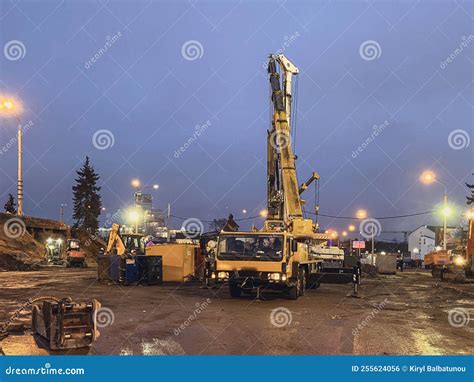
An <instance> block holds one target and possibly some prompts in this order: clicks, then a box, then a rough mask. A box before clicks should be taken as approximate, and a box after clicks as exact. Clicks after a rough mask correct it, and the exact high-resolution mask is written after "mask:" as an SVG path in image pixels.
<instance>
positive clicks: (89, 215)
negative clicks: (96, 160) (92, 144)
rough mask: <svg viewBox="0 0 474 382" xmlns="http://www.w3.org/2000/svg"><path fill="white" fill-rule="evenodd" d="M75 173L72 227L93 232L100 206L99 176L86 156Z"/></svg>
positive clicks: (96, 224)
mask: <svg viewBox="0 0 474 382" xmlns="http://www.w3.org/2000/svg"><path fill="white" fill-rule="evenodd" d="M76 173H77V175H78V177H77V178H76V179H75V181H76V184H75V185H74V186H73V187H72V191H73V201H74V214H73V218H74V220H75V223H74V227H76V228H83V229H86V230H87V231H89V232H91V233H95V232H96V231H97V229H98V228H99V219H98V217H99V215H100V210H101V208H102V200H101V197H100V194H99V191H100V187H99V186H97V181H98V180H99V179H100V176H99V175H98V174H97V173H96V172H95V170H94V168H93V167H92V165H91V164H90V161H89V157H87V156H86V160H85V162H84V164H83V165H82V167H81V169H80V170H79V171H76Z"/></svg>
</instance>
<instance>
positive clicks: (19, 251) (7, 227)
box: [0, 214, 44, 271]
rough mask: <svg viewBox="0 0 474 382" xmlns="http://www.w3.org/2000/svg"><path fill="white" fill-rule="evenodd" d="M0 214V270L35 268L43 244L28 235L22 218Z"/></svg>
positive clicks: (42, 250)
mask: <svg viewBox="0 0 474 382" xmlns="http://www.w3.org/2000/svg"><path fill="white" fill-rule="evenodd" d="M1 215H2V216H0V271H16V270H31V269H35V268H36V265H37V263H38V262H39V261H40V259H41V258H42V256H43V254H44V245H43V244H41V243H40V242H39V241H36V240H35V239H34V238H33V237H32V236H31V235H30V233H29V232H28V231H27V230H26V226H25V224H24V221H23V220H21V219H19V218H17V217H15V216H13V215H7V214H1ZM5 215H6V216H5Z"/></svg>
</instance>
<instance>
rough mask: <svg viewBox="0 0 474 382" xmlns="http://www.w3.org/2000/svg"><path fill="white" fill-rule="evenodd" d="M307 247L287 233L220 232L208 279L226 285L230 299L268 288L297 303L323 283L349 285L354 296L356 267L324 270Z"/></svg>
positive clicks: (357, 282)
mask: <svg viewBox="0 0 474 382" xmlns="http://www.w3.org/2000/svg"><path fill="white" fill-rule="evenodd" d="M309 248H310V247H309V244H308V242H307V241H297V239H296V238H295V237H294V236H293V235H292V234H290V233H287V232H281V233H275V232H264V231H260V232H258V233H255V232H252V233H249V232H222V233H221V234H220V235H219V241H218V249H217V259H216V263H215V268H216V270H215V271H214V272H213V273H212V274H211V278H212V279H213V280H214V281H217V282H228V283H229V291H230V295H231V296H232V297H240V296H241V295H242V293H243V292H253V291H255V290H256V291H257V297H259V296H260V292H261V291H263V290H269V289H270V290H279V291H282V292H285V293H287V294H288V297H289V298H290V299H292V300H296V299H297V298H298V297H300V296H303V295H304V294H305V291H306V289H309V288H317V287H319V285H320V283H322V282H338V283H350V282H352V283H353V287H354V294H356V293H357V287H358V285H359V283H360V268H359V267H350V268H344V267H339V268H325V267H323V260H320V259H315V258H313V254H311V253H310V249H309Z"/></svg>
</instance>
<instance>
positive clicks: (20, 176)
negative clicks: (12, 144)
mask: <svg viewBox="0 0 474 382" xmlns="http://www.w3.org/2000/svg"><path fill="white" fill-rule="evenodd" d="M22 135H23V134H22V131H21V122H20V120H19V119H18V180H17V194H18V195H17V197H18V216H23V168H22V154H23V148H22V142H21V140H22Z"/></svg>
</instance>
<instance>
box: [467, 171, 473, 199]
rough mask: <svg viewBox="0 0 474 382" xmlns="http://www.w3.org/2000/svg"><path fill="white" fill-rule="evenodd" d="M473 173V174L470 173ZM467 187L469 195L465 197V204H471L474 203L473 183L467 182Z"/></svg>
mask: <svg viewBox="0 0 474 382" xmlns="http://www.w3.org/2000/svg"><path fill="white" fill-rule="evenodd" d="M472 175H474V174H472ZM466 186H467V188H469V189H470V190H471V195H468V196H466V199H467V204H468V205H470V204H473V203H474V184H468V183H466Z"/></svg>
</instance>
